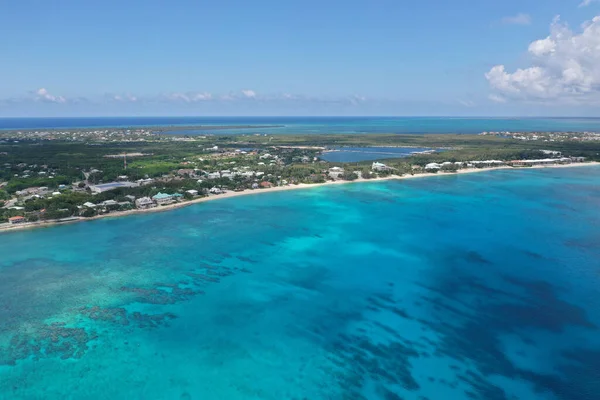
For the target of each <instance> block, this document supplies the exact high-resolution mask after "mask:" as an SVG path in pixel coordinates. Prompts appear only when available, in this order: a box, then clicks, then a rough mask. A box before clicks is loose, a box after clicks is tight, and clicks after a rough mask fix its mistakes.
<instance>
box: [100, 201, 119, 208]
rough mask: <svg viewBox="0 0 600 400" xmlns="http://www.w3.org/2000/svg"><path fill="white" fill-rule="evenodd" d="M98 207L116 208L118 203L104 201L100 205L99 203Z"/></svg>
mask: <svg viewBox="0 0 600 400" xmlns="http://www.w3.org/2000/svg"><path fill="white" fill-rule="evenodd" d="M100 205H101V206H102V207H110V206H117V205H119V203H117V202H116V201H114V200H105V201H103V202H102V203H100Z"/></svg>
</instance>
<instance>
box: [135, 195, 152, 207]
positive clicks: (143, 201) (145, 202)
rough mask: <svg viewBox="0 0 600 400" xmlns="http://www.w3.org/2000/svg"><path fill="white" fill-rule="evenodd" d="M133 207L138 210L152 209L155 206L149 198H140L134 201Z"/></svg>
mask: <svg viewBox="0 0 600 400" xmlns="http://www.w3.org/2000/svg"><path fill="white" fill-rule="evenodd" d="M135 206H136V207H137V208H140V209H147V208H152V207H154V206H155V204H154V202H153V201H152V199H151V198H150V197H140V198H139V199H137V200H136V201H135Z"/></svg>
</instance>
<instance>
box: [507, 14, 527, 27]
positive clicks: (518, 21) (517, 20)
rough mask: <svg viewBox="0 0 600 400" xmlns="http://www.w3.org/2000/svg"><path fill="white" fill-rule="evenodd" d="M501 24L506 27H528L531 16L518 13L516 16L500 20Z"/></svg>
mask: <svg viewBox="0 0 600 400" xmlns="http://www.w3.org/2000/svg"><path fill="white" fill-rule="evenodd" d="M502 23H503V24H506V25H530V24H531V16H530V15H529V14H524V13H518V14H517V15H512V16H510V17H504V18H502Z"/></svg>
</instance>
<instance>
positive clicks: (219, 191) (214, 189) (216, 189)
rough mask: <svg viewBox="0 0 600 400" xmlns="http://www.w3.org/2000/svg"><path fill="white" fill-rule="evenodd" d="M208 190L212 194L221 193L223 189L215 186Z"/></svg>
mask: <svg viewBox="0 0 600 400" xmlns="http://www.w3.org/2000/svg"><path fill="white" fill-rule="evenodd" d="M208 192H209V193H212V194H221V193H223V191H222V190H221V189H220V188H218V187H216V186H215V187H212V188H210V190H209V191H208Z"/></svg>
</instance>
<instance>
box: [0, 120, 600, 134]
mask: <svg viewBox="0 0 600 400" xmlns="http://www.w3.org/2000/svg"><path fill="white" fill-rule="evenodd" d="M177 125H179V126H186V125H215V126H231V125H263V126H264V125H277V126H280V127H277V128H261V129H241V130H240V129H237V130H236V129H229V130H215V131H210V130H209V131H206V130H201V131H175V133H177V134H188V135H198V134H206V133H222V134H224V133H232V134H237V133H270V134H294V133H298V134H300V133H304V134H309V133H346V134H347V133H467V134H474V133H475V134H476V133H481V132H483V131H520V132H532V131H548V132H550V131H577V132H581V131H590V132H600V118H462V117H461V118H459V117H455V118H450V117H104V118H97V117H94V118H0V130H2V129H4V130H6V129H44V128H96V127H136V126H137V127H140V126H177Z"/></svg>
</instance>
